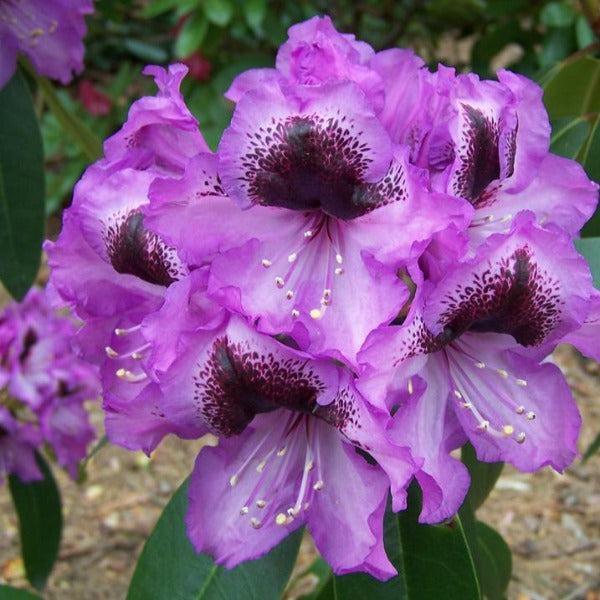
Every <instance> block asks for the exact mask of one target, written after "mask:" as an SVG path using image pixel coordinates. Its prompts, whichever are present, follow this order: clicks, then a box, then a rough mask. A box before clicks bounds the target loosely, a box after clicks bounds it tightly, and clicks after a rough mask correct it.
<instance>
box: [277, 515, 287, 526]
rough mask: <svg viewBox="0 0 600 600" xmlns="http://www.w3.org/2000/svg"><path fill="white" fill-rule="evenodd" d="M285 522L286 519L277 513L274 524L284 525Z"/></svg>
mask: <svg viewBox="0 0 600 600" xmlns="http://www.w3.org/2000/svg"><path fill="white" fill-rule="evenodd" d="M286 521H287V517H286V516H285V515H284V514H283V513H279V514H278V515H277V516H276V517H275V523H277V525H285V522H286Z"/></svg>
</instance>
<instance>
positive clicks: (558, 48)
mask: <svg viewBox="0 0 600 600" xmlns="http://www.w3.org/2000/svg"><path fill="white" fill-rule="evenodd" d="M576 49H577V40H576V38H575V31H574V30H573V28H572V27H557V28H552V29H550V31H549V32H548V34H547V35H546V36H545V37H544V40H543V42H542V49H541V51H540V53H539V56H538V60H539V62H540V65H542V66H544V65H553V64H555V63H556V62H558V61H559V60H563V59H564V58H566V57H567V56H569V55H570V54H572V53H573V52H574V51H575V50H576Z"/></svg>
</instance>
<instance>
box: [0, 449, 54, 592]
mask: <svg viewBox="0 0 600 600" xmlns="http://www.w3.org/2000/svg"><path fill="white" fill-rule="evenodd" d="M36 460H37V464H38V466H39V468H40V471H41V472H42V473H43V475H44V479H42V480H41V481H34V482H31V483H22V482H21V480H20V479H19V478H18V477H16V476H14V475H11V476H10V477H9V487H10V493H11V496H12V499H13V503H14V505H15V509H16V511H17V516H18V517H19V534H20V538H21V555H22V557H23V563H24V564H25V573H26V574H27V579H28V580H29V582H30V583H31V585H32V586H33V587H35V588H37V589H38V590H41V589H43V588H44V586H45V585H46V580H47V579H48V575H50V571H52V566H53V565H54V561H55V560H56V556H57V554H58V546H59V544H60V536H61V532H62V513H61V507H60V495H59V492H58V488H57V487H56V482H55V481H54V477H53V476H52V473H51V472H50V469H49V468H48V465H47V464H46V461H45V460H44V459H43V458H42V457H41V456H40V455H39V454H36Z"/></svg>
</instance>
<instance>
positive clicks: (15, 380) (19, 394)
mask: <svg viewBox="0 0 600 600" xmlns="http://www.w3.org/2000/svg"><path fill="white" fill-rule="evenodd" d="M75 331H76V327H75V325H74V323H73V322H72V321H71V320H70V319H69V318H68V317H64V316H59V315H56V314H55V313H54V311H53V310H52V309H51V307H50V305H49V303H48V300H47V298H46V297H45V295H44V293H43V292H42V291H41V290H38V289H36V288H32V289H31V290H30V291H29V292H28V294H27V296H26V297H25V299H24V300H23V302H22V303H20V304H17V303H13V304H10V305H9V306H8V307H6V309H5V310H4V312H3V313H2V315H1V316H0V339H2V340H3V343H2V360H1V363H0V373H1V378H0V380H1V381H2V384H3V387H4V388H5V389H3V390H2V397H1V399H0V410H1V411H2V413H1V415H2V418H1V420H0V430H1V433H0V437H1V438H2V441H1V442H0V446H1V447H2V449H0V454H1V455H3V456H2V458H0V462H2V463H3V467H2V468H0V470H3V471H4V472H8V473H12V472H14V473H16V474H17V475H18V476H19V477H20V478H21V479H22V480H23V481H30V480H32V479H39V478H41V473H40V472H39V470H38V469H37V466H36V463H35V460H34V458H33V453H34V450H35V449H36V448H38V447H40V446H41V445H42V443H47V444H49V445H50V446H51V448H52V450H53V452H54V454H55V455H56V458H57V461H58V463H59V464H60V465H61V466H63V467H65V468H66V469H67V470H68V471H69V474H70V475H71V477H73V478H75V477H76V476H77V465H78V463H79V461H80V460H81V459H82V458H83V457H84V456H85V453H86V449H87V446H88V445H89V443H90V442H91V441H92V440H93V439H94V437H95V432H94V429H93V428H92V427H91V425H90V423H89V420H88V415H87V412H86V410H85V408H84V402H85V401H86V400H93V399H94V398H96V396H97V395H98V392H99V379H98V374H97V372H96V369H95V368H94V367H92V366H91V365H90V364H88V363H87V362H84V361H82V360H81V359H79V358H77V357H76V356H75V354H74V353H73V350H72V348H71V341H72V338H73V336H74V334H75ZM22 420H24V422H21V421H22ZM11 465H12V466H11Z"/></svg>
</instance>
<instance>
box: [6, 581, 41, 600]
mask: <svg viewBox="0 0 600 600" xmlns="http://www.w3.org/2000/svg"><path fill="white" fill-rule="evenodd" d="M0 600H42V599H41V598H40V597H39V596H36V595H35V594H31V593H29V592H28V591H27V590H20V589H19V588H15V587H12V586H9V585H1V584H0Z"/></svg>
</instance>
